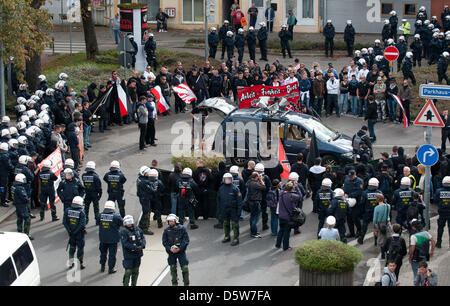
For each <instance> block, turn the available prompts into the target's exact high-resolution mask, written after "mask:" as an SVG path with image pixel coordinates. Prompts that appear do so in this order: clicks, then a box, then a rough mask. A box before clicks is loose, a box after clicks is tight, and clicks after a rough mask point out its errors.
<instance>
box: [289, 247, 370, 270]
mask: <svg viewBox="0 0 450 306" xmlns="http://www.w3.org/2000/svg"><path fill="white" fill-rule="evenodd" d="M362 258H363V255H362V254H361V252H360V251H359V250H358V249H357V248H355V247H352V246H349V245H347V244H345V243H343V242H340V241H331V240H311V241H307V242H306V243H305V244H304V245H302V246H299V247H298V248H297V249H296V250H295V261H296V262H297V263H298V264H299V265H300V267H301V268H302V269H304V270H307V271H312V272H326V273H333V272H334V273H336V272H337V273H342V272H349V271H353V269H354V268H355V266H356V265H357V264H358V263H359V262H360V260H361V259H362Z"/></svg>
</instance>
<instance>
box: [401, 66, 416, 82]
mask: <svg viewBox="0 0 450 306" xmlns="http://www.w3.org/2000/svg"><path fill="white" fill-rule="evenodd" d="M403 78H404V79H405V80H407V79H411V81H412V83H413V85H416V77H415V76H414V73H413V72H412V71H411V70H410V71H404V72H403Z"/></svg>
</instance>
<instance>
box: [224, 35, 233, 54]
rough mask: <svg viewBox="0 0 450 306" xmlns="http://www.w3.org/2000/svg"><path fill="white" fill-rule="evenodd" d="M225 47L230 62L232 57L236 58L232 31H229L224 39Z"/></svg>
mask: <svg viewBox="0 0 450 306" xmlns="http://www.w3.org/2000/svg"><path fill="white" fill-rule="evenodd" d="M224 45H225V48H226V49H227V57H228V60H229V61H230V60H231V58H232V57H234V52H233V51H234V39H233V32H232V31H228V32H227V37H225V39H224Z"/></svg>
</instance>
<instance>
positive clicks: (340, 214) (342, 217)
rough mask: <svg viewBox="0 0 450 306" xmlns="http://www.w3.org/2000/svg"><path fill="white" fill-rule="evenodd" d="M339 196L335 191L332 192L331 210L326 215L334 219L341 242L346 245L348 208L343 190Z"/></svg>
mask: <svg viewBox="0 0 450 306" xmlns="http://www.w3.org/2000/svg"><path fill="white" fill-rule="evenodd" d="M341 190H342V189H341ZM341 194H342V195H340V194H339V193H337V192H336V190H335V191H334V196H335V198H334V199H333V200H332V201H331V208H330V209H329V213H328V214H329V215H331V216H333V217H335V218H336V228H337V230H338V231H339V236H340V237H341V241H342V242H344V243H347V238H345V222H346V220H347V217H348V216H349V215H350V207H349V205H348V202H347V200H346V199H345V197H344V191H343V190H342V193H341Z"/></svg>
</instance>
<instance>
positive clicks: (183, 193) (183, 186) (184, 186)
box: [178, 181, 192, 200]
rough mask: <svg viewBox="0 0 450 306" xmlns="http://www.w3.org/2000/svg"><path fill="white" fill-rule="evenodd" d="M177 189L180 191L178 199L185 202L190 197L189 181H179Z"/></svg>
mask: <svg viewBox="0 0 450 306" xmlns="http://www.w3.org/2000/svg"><path fill="white" fill-rule="evenodd" d="M178 188H179V189H180V199H182V200H186V199H190V198H191V197H192V188H191V184H190V182H189V181H180V182H179V183H178Z"/></svg>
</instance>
